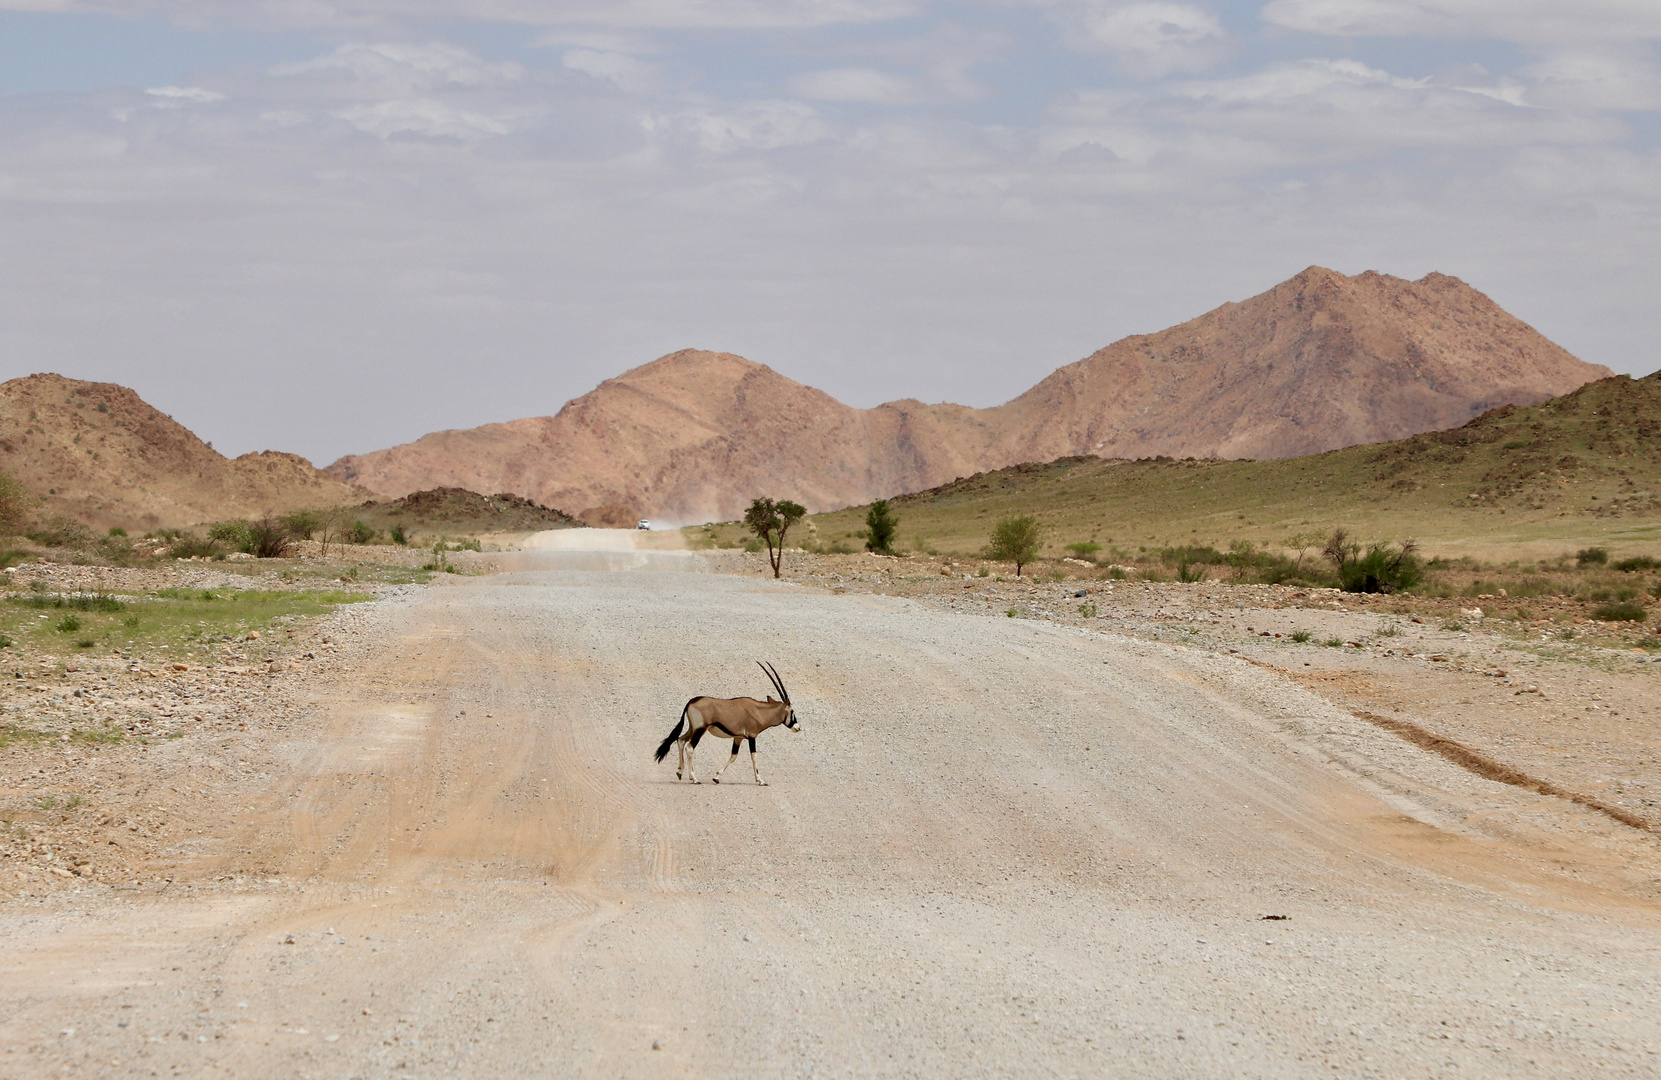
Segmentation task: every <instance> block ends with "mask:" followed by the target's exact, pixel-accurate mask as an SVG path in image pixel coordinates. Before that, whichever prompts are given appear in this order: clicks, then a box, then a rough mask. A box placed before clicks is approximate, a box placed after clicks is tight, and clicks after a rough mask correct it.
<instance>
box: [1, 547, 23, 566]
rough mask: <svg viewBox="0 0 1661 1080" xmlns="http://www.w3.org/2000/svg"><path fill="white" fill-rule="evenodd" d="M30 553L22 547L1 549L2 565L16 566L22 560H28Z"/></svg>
mask: <svg viewBox="0 0 1661 1080" xmlns="http://www.w3.org/2000/svg"><path fill="white" fill-rule="evenodd" d="M29 555H30V553H29V552H27V551H25V550H23V549H22V548H7V549H6V550H4V551H0V567H5V566H16V565H17V564H18V563H20V562H26V561H28V558H29Z"/></svg>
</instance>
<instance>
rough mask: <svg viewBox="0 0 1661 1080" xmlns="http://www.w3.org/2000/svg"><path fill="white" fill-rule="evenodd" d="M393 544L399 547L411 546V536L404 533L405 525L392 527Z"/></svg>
mask: <svg viewBox="0 0 1661 1080" xmlns="http://www.w3.org/2000/svg"><path fill="white" fill-rule="evenodd" d="M392 542H393V543H394V544H397V545H398V546H399V547H408V546H409V534H408V533H406V532H404V523H403V522H399V523H398V524H396V525H394V526H392Z"/></svg>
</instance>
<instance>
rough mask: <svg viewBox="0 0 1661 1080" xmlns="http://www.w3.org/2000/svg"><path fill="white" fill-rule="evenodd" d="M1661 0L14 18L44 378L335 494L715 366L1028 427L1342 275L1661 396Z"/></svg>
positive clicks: (16, 319)
mask: <svg viewBox="0 0 1661 1080" xmlns="http://www.w3.org/2000/svg"><path fill="white" fill-rule="evenodd" d="M1658 38H1661V3H1656V2H1655V0H1641V2H1640V0H1585V2H1582V3H1577V4H1574V5H1565V4H1562V3H1558V2H1546V0H1272V2H1270V3H1267V4H1262V3H1250V4H1248V3H1231V4H1206V3H1185V2H1140V3H1117V2H1107V0H1103V2H1083V0H1079V2H1075V0H1053V2H1047V0H1030V2H1029V0H987V2H984V3H956V4H936V3H925V2H916V3H913V2H904V0H835V2H829V3H826V2H815V0H703V2H700V0H604V2H601V0H590V2H566V3H539V2H535V0H399V2H393V0H234V2H233V0H178V2H172V3H168V2H161V0H86V2H83V0H0V244H3V245H4V251H5V253H6V256H7V257H6V258H5V259H4V260H3V261H0V378H10V377H13V376H15V375H19V374H26V373H28V372H31V371H41V370H52V371H59V372H62V373H64V374H66V375H71V376H75V377H78V378H89V379H107V380H111V381H116V382H121V383H124V384H127V385H130V386H132V387H134V388H135V389H137V390H138V391H139V392H140V393H141V394H143V395H144V396H145V397H146V398H147V399H149V400H150V401H152V402H153V403H155V404H156V405H158V406H159V407H161V408H163V409H165V410H166V411H168V412H170V413H172V414H173V415H174V416H175V417H177V418H178V419H179V420H181V421H182V422H184V423H186V424H188V425H189V426H190V427H192V428H193V429H194V430H196V431H198V432H199V433H200V434H202V435H203V437H204V438H209V439H212V440H213V441H214V443H215V445H216V446H217V447H219V448H220V449H222V450H226V451H229V452H242V451H246V450H252V449H262V448H267V447H270V448H279V449H289V450H294V451H296V452H299V453H303V454H306V455H308V456H310V457H312V458H314V459H315V460H317V461H318V462H319V463H326V462H328V461H330V460H332V459H333V458H334V457H336V456H338V455H339V454H342V453H347V452H354V451H362V450H368V449H374V448H377V447H380V446H384V445H389V444H391V443H394V442H400V441H405V440H408V439H411V438H414V437H416V436H418V435H420V434H422V433H424V432H426V431H430V430H434V429H437V428H441V427H463V426H471V425H474V424H478V423H483V422H487V421H491V420H503V419H510V418H513V417H517V416H526V415H536V414H542V413H550V412H553V411H554V410H556V409H557V408H558V407H559V406H560V405H561V404H562V403H563V402H564V401H565V400H567V399H568V398H570V397H572V396H575V395H577V394H580V393H583V392H585V391H587V390H588V389H590V388H592V387H593V386H594V385H595V384H596V383H597V382H599V381H600V380H601V379H604V378H606V377H608V376H611V375H614V374H617V373H619V372H621V371H623V370H625V369H626V368H629V367H632V366H635V365H637V364H640V363H644V362H646V361H648V360H651V359H653V358H655V357H656V356H658V355H661V354H662V353H665V352H668V351H671V350H673V349H676V348H681V347H685V346H697V347H702V348H712V349H725V350H729V351H733V352H738V353H741V354H743V355H745V356H748V357H750V358H751V359H753V360H757V361H760V362H762V363H766V364H768V365H770V366H772V367H774V368H775V369H777V370H779V371H781V372H783V373H785V374H787V375H789V376H791V377H793V378H796V379H799V380H801V381H803V382H807V383H810V384H812V385H814V386H818V387H820V388H821V389H824V390H826V391H827V392H829V393H831V394H833V395H835V396H837V397H839V398H841V399H843V400H844V401H847V402H849V403H850V404H856V405H871V404H875V403H877V402H879V401H883V400H889V399H893V398H898V397H907V396H915V397H921V398H925V399H928V400H955V401H961V402H964V403H966V404H973V405H989V404H995V403H997V402H1000V401H1003V400H1005V399H1007V398H1009V397H1011V396H1013V395H1014V394H1017V393H1019V392H1020V391H1021V390H1024V389H1025V388H1026V387H1027V386H1029V385H1031V384H1032V383H1033V382H1035V381H1037V380H1038V379H1040V378H1042V377H1043V376H1044V375H1045V374H1047V373H1048V372H1049V371H1051V370H1053V369H1054V368H1055V367H1057V366H1059V365H1061V364H1064V363H1069V362H1071V361H1073V360H1076V359H1078V358H1079V357H1081V356H1083V355H1086V354H1088V353H1089V352H1091V351H1093V350H1094V349H1096V348H1099V347H1100V346H1102V345H1105V344H1107V343H1108V342H1110V341H1113V340H1115V339H1117V338H1119V337H1121V336H1123V335H1125V334H1129V333H1136V332H1143V331H1150V330H1157V329H1160V328H1162V327H1164V326H1167V325H1169V324H1171V323H1174V322H1176V321H1179V320H1181V319H1184V318H1188V317H1191V316H1193V315H1196V314H1199V313H1201V312H1203V311H1206V310H1208V309H1210V308H1212V307H1215V306H1216V305H1218V304H1220V303H1223V302H1225V301H1228V300H1238V299H1243V298H1245V297H1247V296H1250V295H1252V294H1255V293H1257V292H1261V291H1262V290H1264V289H1267V288H1269V287H1270V286H1272V285H1274V284H1275V283H1276V282H1278V281H1280V280H1282V279H1284V278H1286V277H1288V276H1290V275H1291V274H1293V273H1296V272H1297V271H1298V270H1301V269H1302V268H1303V267H1305V266H1307V265H1310V264H1312V263H1319V264H1322V265H1326V266H1331V267H1333V268H1335V269H1339V270H1342V271H1344V272H1346V273H1358V272H1360V271H1362V270H1368V269H1374V270H1379V271H1382V272H1385V273H1392V274H1397V275H1399V276H1403V277H1418V276H1420V275H1422V274H1424V273H1426V272H1428V271H1431V270H1438V271H1441V272H1444V273H1449V274H1453V275H1456V276H1458V277H1461V278H1464V279H1465V280H1466V281H1468V282H1470V283H1471V284H1473V285H1475V286H1476V287H1478V288H1480V289H1482V290H1483V291H1485V292H1487V293H1488V294H1489V295H1491V296H1493V297H1494V299H1495V300H1496V301H1498V302H1499V303H1500V304H1502V305H1503V306H1505V307H1506V308H1507V309H1509V310H1510V311H1511V312H1513V313H1514V314H1516V315H1517V316H1519V317H1520V318H1523V319H1525V320H1526V321H1528V322H1531V323H1532V324H1534V325H1535V326H1536V327H1537V328H1539V329H1540V330H1541V331H1542V332H1544V333H1546V334H1547V335H1548V336H1550V337H1552V338H1553V339H1554V340H1556V341H1558V342H1559V343H1561V344H1563V345H1564V346H1566V347H1567V348H1569V349H1570V350H1571V351H1573V352H1575V353H1576V354H1577V355H1579V356H1581V357H1582V358H1584V359H1586V360H1590V361H1594V362H1597V363H1602V364H1607V365H1608V366H1610V367H1612V368H1614V369H1616V370H1617V371H1625V372H1629V373H1645V372H1648V371H1650V370H1653V369H1654V368H1655V367H1657V366H1661V365H1658V364H1657V362H1656V359H1655V357H1656V350H1655V348H1654V345H1653V341H1654V339H1655V337H1656V334H1657V330H1658V329H1661V327H1658V325H1657V324H1658V322H1661V319H1658V317H1657V315H1656V311H1657V309H1658V308H1661V304H1657V303H1656V299H1655V296H1656V292H1657V289H1656V283H1657V282H1658V281H1661V257H1658V255H1657V251H1658V250H1661V243H1658V241H1661V227H1658V226H1661V145H1658V144H1661V123H1658V116H1661V61H1658V52H1657V40H1658Z"/></svg>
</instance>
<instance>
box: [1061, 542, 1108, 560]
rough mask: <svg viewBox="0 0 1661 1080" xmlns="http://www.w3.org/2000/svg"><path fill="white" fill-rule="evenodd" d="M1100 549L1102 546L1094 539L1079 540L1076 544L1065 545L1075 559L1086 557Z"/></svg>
mask: <svg viewBox="0 0 1661 1080" xmlns="http://www.w3.org/2000/svg"><path fill="white" fill-rule="evenodd" d="M1101 549H1102V546H1101V545H1100V544H1098V543H1096V542H1095V541H1094V540H1080V541H1079V542H1078V543H1076V544H1068V545H1067V550H1068V551H1070V552H1072V553H1073V558H1075V559H1088V558H1089V557H1090V556H1092V555H1094V554H1095V553H1096V552H1098V551H1100V550H1101Z"/></svg>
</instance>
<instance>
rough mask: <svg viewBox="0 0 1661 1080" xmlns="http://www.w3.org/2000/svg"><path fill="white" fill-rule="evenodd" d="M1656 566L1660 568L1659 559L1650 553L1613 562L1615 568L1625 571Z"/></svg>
mask: <svg viewBox="0 0 1661 1080" xmlns="http://www.w3.org/2000/svg"><path fill="white" fill-rule="evenodd" d="M1657 568H1661V559H1656V558H1655V557H1653V556H1650V555H1635V556H1633V557H1632V558H1630V559H1622V560H1621V561H1620V562H1618V563H1616V564H1615V569H1616V570H1622V571H1625V572H1626V573H1631V572H1633V571H1634V570H1654V569H1657Z"/></svg>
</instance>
